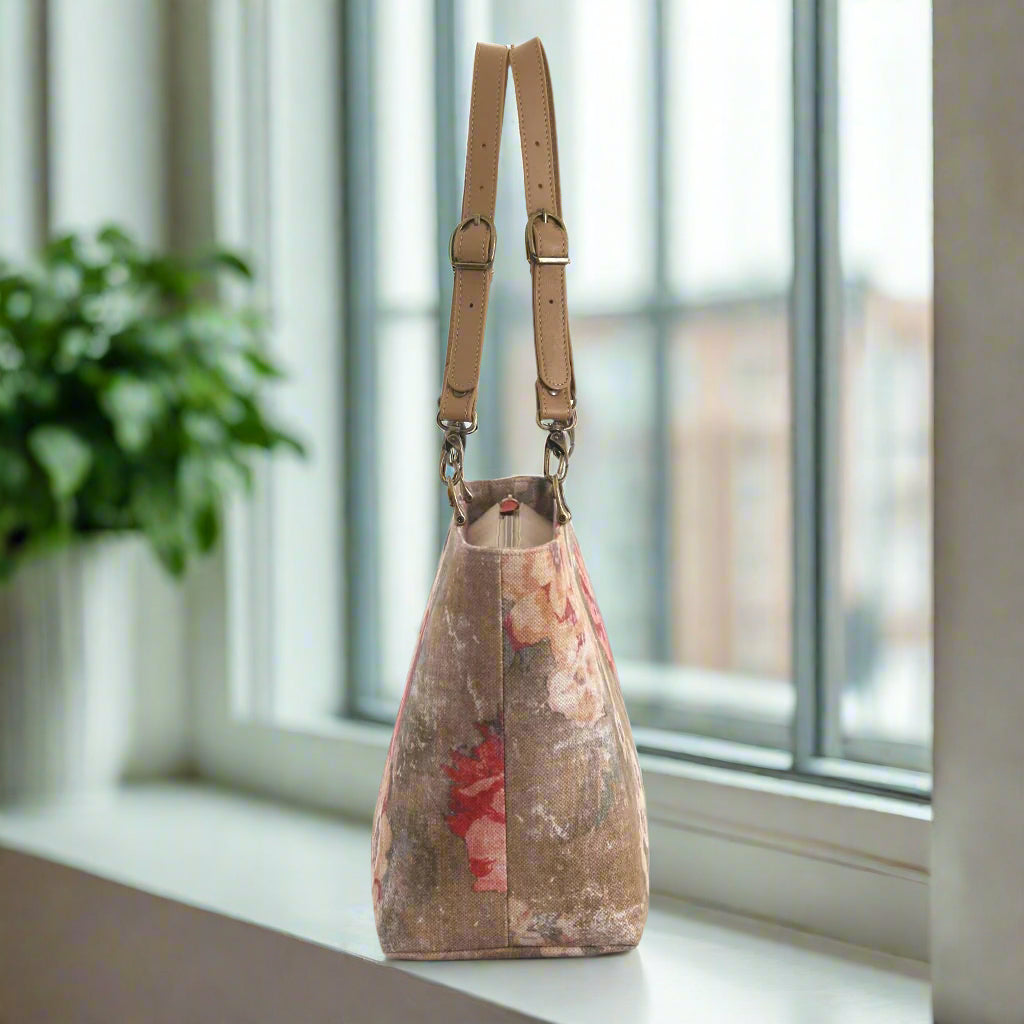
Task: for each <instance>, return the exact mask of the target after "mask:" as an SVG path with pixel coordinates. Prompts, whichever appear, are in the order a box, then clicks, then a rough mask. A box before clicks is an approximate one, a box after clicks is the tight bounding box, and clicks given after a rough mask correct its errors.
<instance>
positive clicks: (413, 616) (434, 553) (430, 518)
mask: <svg viewBox="0 0 1024 1024" xmlns="http://www.w3.org/2000/svg"><path fill="white" fill-rule="evenodd" d="M376 340H377V395H378V402H379V408H381V409H388V410H391V411H390V413H389V414H388V415H385V416H379V417H378V418H377V441H378V452H379V453H380V457H379V458H378V460H377V494H378V499H379V500H378V514H377V572H378V583H379V588H380V589H379V600H380V619H379V621H380V626H379V633H378V638H379V644H380V657H379V664H380V670H381V676H380V684H379V687H378V688H377V694H378V695H379V696H380V697H381V698H382V699H384V700H385V701H387V700H391V701H397V700H398V699H399V698H400V697H401V695H402V688H403V686H404V685H405V677H406V674H407V673H408V671H409V662H410V660H411V659H412V652H413V647H414V646H415V643H416V636H417V634H418V633H419V628H420V620H421V619H422V617H423V609H424V608H425V607H426V604H427V595H428V594H429V592H430V585H431V583H432V582H433V579H434V571H435V569H436V568H437V559H438V555H439V554H440V545H439V544H438V520H437V515H438V508H439V504H438V488H439V487H440V484H439V482H438V479H437V453H438V450H439V442H438V438H437V436H436V434H435V431H434V430H433V429H432V428H433V423H434V416H435V415H436V413H437V406H436V401H437V395H436V392H435V384H434V381H435V380H436V376H437V321H436V320H435V319H434V318H433V317H429V318H419V317H417V318H395V319H386V320H383V321H382V322H381V323H380V324H379V325H378V328H377V339H376ZM353 593H354V594H356V595H358V588H354V589H353ZM371 689H372V686H371Z"/></svg>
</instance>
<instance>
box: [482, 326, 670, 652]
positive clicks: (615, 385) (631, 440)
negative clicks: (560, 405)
mask: <svg viewBox="0 0 1024 1024" xmlns="http://www.w3.org/2000/svg"><path fill="white" fill-rule="evenodd" d="M573 360H574V363H575V369H576V377H577V381H578V388H579V390H578V394H577V398H578V402H579V411H580V413H579V414H580V423H579V428H578V429H577V432H576V451H575V452H574V453H573V457H572V467H571V469H570V472H569V477H568V480H567V481H566V498H567V500H568V502H569V506H570V508H574V509H576V510H577V511H578V514H577V515H574V517H573V527H574V528H575V530H576V533H577V535H578V536H579V541H580V547H581V548H582V550H583V554H584V557H585V558H586V561H587V570H588V572H589V573H590V576H591V578H592V580H593V583H594V590H595V593H596V594H597V599H598V602H599V604H600V606H601V613H602V615H603V616H604V618H605V621H606V623H607V626H608V633H609V636H610V637H611V638H612V645H613V650H614V652H615V657H616V659H617V660H618V661H620V662H626V661H629V660H649V659H651V658H654V657H655V644H654V636H655V622H656V619H657V616H658V615H659V614H660V611H659V607H658V605H659V603H660V597H659V595H658V593H657V588H656V587H655V586H654V585H652V584H653V579H654V574H653V572H652V569H653V566H654V536H655V532H654V530H653V529H652V528H651V525H652V520H653V517H654V516H656V515H657V514H658V510H657V508H656V507H655V487H654V475H655V472H656V466H655V462H654V457H653V456H654V453H655V451H656V448H655V445H654V439H655V434H656V431H657V427H656V423H655V420H654V415H653V411H654V408H655V398H654V394H655V380H654V367H655V364H654V348H653V339H652V333H651V329H650V327H649V326H648V325H647V324H646V323H645V322H644V321H637V320H625V319H622V320H618V319H611V318H608V319H604V318H601V319H594V320H589V319H577V320H576V322H575V330H574V333H573ZM502 364H503V367H502V370H503V372H502V375H501V379H502V405H503V408H504V410H505V412H504V428H505V430H504V436H505V445H506V451H505V457H504V459H503V462H504V463H505V464H507V466H508V467H509V472H519V473H539V472H540V469H541V464H542V459H543V447H544V438H545V434H544V433H543V431H541V430H538V429H537V424H536V423H535V421H534V411H535V410H534V397H533V395H534V392H533V387H534V384H533V382H534V380H535V378H536V376H537V370H536V366H535V364H534V354H533V327H532V324H530V323H524V322H522V321H519V322H518V325H517V327H516V329H514V330H512V331H509V332H508V337H507V339H506V343H505V344H504V346H503V349H502Z"/></svg>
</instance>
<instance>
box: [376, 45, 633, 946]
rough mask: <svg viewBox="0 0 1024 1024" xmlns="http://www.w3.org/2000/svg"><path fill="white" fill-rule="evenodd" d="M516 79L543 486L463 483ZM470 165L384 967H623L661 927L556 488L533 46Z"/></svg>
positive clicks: (401, 716) (606, 683)
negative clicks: (555, 960) (447, 506)
mask: <svg viewBox="0 0 1024 1024" xmlns="http://www.w3.org/2000/svg"><path fill="white" fill-rule="evenodd" d="M509 66H511V68H512V71H513V76H514V79H515V91H516V99H517V105H518V109H519V122H520V135H521V142H522V147H523V163H524V171H525V173H526V190H527V196H528V200H527V211H528V218H527V254H528V258H529V260H530V264H531V273H532V276H533V301H534V332H535V343H536V350H537V388H536V399H537V422H538V424H539V425H540V426H541V427H543V428H544V429H545V430H546V431H547V438H546V441H545V447H544V467H545V475H544V476H543V477H525V476H519V477H510V478H507V479H502V480H487V481H478V482H474V483H470V484H467V483H466V482H465V481H464V480H463V475H462V469H463V456H464V452H465V446H466V440H467V437H468V435H469V434H471V433H472V432H473V430H475V429H476V390H477V386H478V383H479V370H480V353H481V349H482V345H483V331H484V322H485V318H486V307H487V296H488V289H489V286H490V275H491V265H492V262H493V255H494V239H495V230H494V225H493V221H492V218H493V216H494V205H495V192H496V181H497V162H498V142H499V141H500V137H501V119H502V110H503V107H504V93H505V88H506V84H507V75H508V68H509ZM467 152H468V156H467V168H466V184H465V189H464V197H463V218H464V219H463V221H462V222H461V223H460V224H459V225H458V226H457V227H456V229H455V232H454V233H453V235H452V243H451V250H450V255H451V258H452V265H453V268H454V270H455V288H454V295H453V301H452V318H451V326H450V330H449V340H448V355H447V359H446V363H445V374H444V383H443V385H442V393H441V398H440V402H439V413H438V424H439V425H440V426H441V427H442V429H443V430H444V442H443V448H442V455H441V467H440V468H441V479H442V480H443V481H444V483H445V484H446V486H447V488H448V496H449V500H450V502H451V505H452V510H453V515H452V525H451V527H450V529H449V532H448V537H447V540H446V542H445V546H444V550H443V552H442V554H441V561H440V565H439V567H438V571H437V576H436V578H435V580H434V585H433V588H432V590H431V593H430V597H429V599H428V602H427V610H426V614H425V616H424V619H423V624H422V626H421V629H420V634H419V638H418V641H417V644H416V649H415V653H414V655H413V659H412V666H411V668H410V670H409V677H408V680H407V682H406V687H405V693H404V695H403V698H402V702H401V705H400V707H399V711H398V717H397V720H396V723H395V730H394V734H393V736H392V739H391V746H390V748H389V751H388V757H387V763H386V767H385V770H384V778H383V781H382V782H381V788H380V793H379V796H378V800H377V807H376V811H375V814H374V822H373V835H372V849H371V856H372V866H373V907H374V914H375V916H376V921H377V931H378V934H379V936H380V941H381V946H382V947H383V949H384V952H385V953H386V954H388V955H389V956H392V957H398V958H406V959H427V960H428V959H462V958H483V957H534V956H583V955H587V954H596V953H612V952H619V951H623V950H626V949H630V948H632V947H633V946H635V945H636V944H637V942H639V941H640V936H641V933H642V932H643V928H644V923H645V922H646V919H647V906H648V890H649V881H648V862H649V852H648V840H647V819H646V814H645V807H644V792H643V782H642V779H641V775H640V768H639V764H638V761H637V755H636V747H635V745H634V743H633V736H632V733H631V731H630V727H629V720H628V718H627V716H626V709H625V706H624V704H623V700H622V692H621V689H620V686H619V680H618V677H617V674H616V669H615V660H614V658H613V657H612V651H611V646H610V644H609V640H608V635H607V632H606V630H605V626H604V622H603V620H602V618H601V613H600V611H599V610H598V606H597V602H596V600H595V598H594V593H593V589H592V587H591V584H590V579H589V577H588V576H587V570H586V568H585V566H584V564H583V557H582V555H581V553H580V548H579V544H578V542H577V539H576V534H575V532H574V530H573V528H572V525H571V522H570V519H571V513H570V511H569V508H568V505H567V504H566V500H565V494H564V490H563V484H564V481H565V478H566V474H567V471H568V463H569V458H570V456H571V454H572V451H573V446H574V428H575V424H576V400H575V394H576V391H575V379H574V371H573V363H572V350H571V345H570V340H569V329H568V317H567V314H566V310H565V266H566V264H567V263H568V235H567V233H566V231H565V226H564V223H563V222H562V220H561V195H560V188H559V183H558V157H557V146H556V138H555V126H554V108H553V104H552V99H551V86H550V78H549V75H548V69H547V60H546V57H545V55H544V50H543V47H542V46H541V45H540V41H539V40H536V39H534V40H530V42H529V43H526V44H523V45H522V46H516V47H508V48H505V47H497V46H487V45H483V44H481V45H480V46H478V47H477V52H476V61H475V64H474V76H473V92H472V98H471V103H470V134H469V145H468V147H467ZM539 193H544V199H543V201H542V202H541V203H540V204H538V205H534V203H533V200H532V197H534V196H535V195H537V194H539ZM530 211H533V212H530Z"/></svg>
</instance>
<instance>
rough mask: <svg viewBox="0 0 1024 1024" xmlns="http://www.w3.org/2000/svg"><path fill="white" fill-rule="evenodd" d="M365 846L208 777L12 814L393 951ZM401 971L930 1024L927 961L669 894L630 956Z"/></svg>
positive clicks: (125, 867)
mask: <svg viewBox="0 0 1024 1024" xmlns="http://www.w3.org/2000/svg"><path fill="white" fill-rule="evenodd" d="M368 842H369V839H368V829H367V827H366V826H365V825H361V824H353V823H350V822H347V821H343V820H341V819H339V818H338V817H335V816H328V815H325V814H321V813H316V812H312V811H307V810H302V809H298V808H295V807H293V806H289V805H282V804H277V803H272V802H268V801H264V800H260V799H255V798H253V797H248V796H243V795H240V794H237V793H235V792H232V791H228V790H223V789H218V788H214V787H211V786H207V785H199V784H187V783H162V784H147V785H138V786H133V787H128V788H126V789H124V790H121V791H119V792H117V793H115V794H112V795H110V796H104V797H94V798H91V799H89V800H87V801H78V802H75V803H69V804H65V805H57V806H51V807H40V808H24V809H17V810H4V811H0V844H2V845H5V846H7V847H10V848H13V849H17V850H22V851H25V852H29V853H35V854H38V855H40V856H43V857H45V858H48V859H51V860H54V861H57V862H60V863H63V864H67V865H70V866H72V867H77V868H81V869H83V870H86V871H89V872H92V873H94V874H97V875H100V876H101V877H104V878H108V879H112V880H114V881H118V882H122V883H124V884H127V885H130V886H132V887H134V888H137V889H141V890H143V891H145V892H150V893H154V894H157V895H162V896H167V897H170V898H171V899H174V900H178V901H180V902H182V903H185V904H188V905H191V906H198V907H202V908H206V909H208V910H212V911H215V912H217V913H219V914H223V915H225V916H227V917H230V918H234V919H237V920H241V921H247V922H251V923H253V924H255V925H259V926H262V927H264V928H268V929H273V930H275V931H280V932H285V933H288V934H291V935H294V936H296V937H298V938H301V939H304V940H307V941H309V942H311V943H316V944H319V945H322V946H327V947H329V948H332V949H336V950H338V951H340V952H343V953H347V954H352V955H356V956H359V957H363V958H366V959H369V960H373V961H378V962H384V958H383V956H382V954H381V951H380V947H379V945H378V943H377V937H376V932H375V931H374V924H373V914H372V911H371V908H370V904H369V891H370V884H369V881H370V879H369V854H368ZM392 967H393V969H395V970H400V971H406V972H409V973H412V974H415V975H418V976H420V977H421V978H424V979H427V980H429V981H431V982H434V983H437V984H441V985H445V986H448V987H450V988H453V989H456V990H460V991H462V992H465V993H469V994H472V995H476V996H479V997H481V998H484V999H486V1000H489V1001H491V1002H493V1003H495V1004H498V1005H501V1006H506V1007H512V1008H515V1009H517V1010H519V1011H520V1012H525V1013H529V1014H534V1015H536V1016H537V1017H539V1018H541V1019H543V1020H547V1021H556V1022H577V1021H579V1022H583V1021H587V1022H588V1024H593V1022H601V1021H615V1022H620V1021H625V1020H628V1021H630V1022H635V1024H644V1022H654V1021H671V1022H673V1024H688V1022H694V1024H697V1022H700V1024H719V1022H721V1024H731V1022H743V1024H749V1022H750V1021H753V1020H756V1021H758V1024H796V1022H798V1021H799V1022H803V1021H808V1020H813V1021H815V1022H816V1024H847V1022H849V1024H854V1022H856V1024H862V1022H863V1021H866V1020H877V1021H882V1020H884V1021H886V1024H925V1022H927V1021H930V1020H931V1010H930V994H929V984H928V980H927V967H926V966H925V965H923V964H921V963H918V962H916V961H912V960H903V959H899V958H896V957H891V956H886V955H883V954H877V953H871V952H867V951H865V950H862V949H859V948H857V947H854V946H848V945H844V944H842V943H839V942H835V941H832V940H828V939H821V938H816V937H813V936H809V935H806V934H803V933H800V932H794V931H789V930H787V929H784V928H781V927H778V926H774V925H769V924H764V923H756V922H753V921H750V920H747V919H744V918H741V917H737V916H734V915H729V914H725V913H721V912H718V911H711V910H705V909H700V908H697V907H695V906H692V905H690V904H686V903H683V902H681V901H678V900H673V899H670V898H668V897H659V896H655V897H654V899H653V901H652V908H651V915H650V919H649V922H648V926H647V930H646V932H645V934H644V938H643V941H642V942H641V944H640V947H639V948H638V949H637V950H635V951H633V952H631V953H628V954H625V955H623V956H616V957H601V958H594V959H588V960H573V961H548V960H535V961H491V962H487V961H481V962H462V963H423V964H411V963H395V962H392ZM363 998H366V997H365V995H364V996H363Z"/></svg>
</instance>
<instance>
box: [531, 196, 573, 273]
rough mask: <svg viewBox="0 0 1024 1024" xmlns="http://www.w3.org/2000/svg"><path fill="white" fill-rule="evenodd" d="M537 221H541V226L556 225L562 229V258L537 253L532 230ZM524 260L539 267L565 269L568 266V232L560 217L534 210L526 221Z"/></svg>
mask: <svg viewBox="0 0 1024 1024" xmlns="http://www.w3.org/2000/svg"><path fill="white" fill-rule="evenodd" d="M537 221H541V223H543V224H548V223H552V224H557V225H558V227H560V228H561V229H562V232H563V234H564V235H565V252H566V254H565V255H564V256H541V255H540V254H539V253H538V252H537V236H536V235H535V234H534V230H533V227H534V225H535V224H536V223H537ZM526 258H527V260H529V262H530V263H533V264H536V265H537V266H541V267H565V266H568V265H569V232H568V230H567V229H566V227H565V221H563V220H562V218H561V217H558V216H556V215H555V214H553V213H548V211H547V210H536V211H535V212H533V213H531V214H530V216H529V217H528V218H527V221H526Z"/></svg>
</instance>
